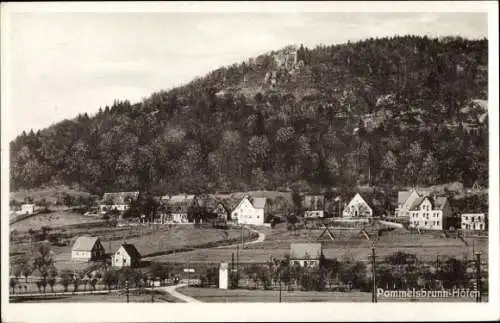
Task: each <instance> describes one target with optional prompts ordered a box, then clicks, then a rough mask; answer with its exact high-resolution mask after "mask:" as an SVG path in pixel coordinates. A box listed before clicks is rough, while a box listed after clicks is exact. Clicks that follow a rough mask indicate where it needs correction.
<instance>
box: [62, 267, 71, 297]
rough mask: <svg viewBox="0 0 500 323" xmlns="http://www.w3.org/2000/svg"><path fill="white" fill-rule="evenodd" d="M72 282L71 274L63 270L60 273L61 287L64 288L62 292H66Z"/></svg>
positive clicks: (67, 270)
mask: <svg viewBox="0 0 500 323" xmlns="http://www.w3.org/2000/svg"><path fill="white" fill-rule="evenodd" d="M72 280H73V273H72V272H71V270H69V269H64V270H62V271H61V285H62V286H63V287H64V291H65V292H67V291H68V286H69V284H70V283H71V281H72Z"/></svg>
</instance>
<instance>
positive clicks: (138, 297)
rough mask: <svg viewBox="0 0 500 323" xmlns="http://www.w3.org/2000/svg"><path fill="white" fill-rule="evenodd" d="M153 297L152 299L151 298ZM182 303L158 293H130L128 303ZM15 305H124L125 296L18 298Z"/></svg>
mask: <svg viewBox="0 0 500 323" xmlns="http://www.w3.org/2000/svg"><path fill="white" fill-rule="evenodd" d="M151 295H153V297H151ZM152 299H153V301H154V302H155V303H165V302H168V303H182V301H181V300H179V299H177V298H175V297H173V296H171V295H170V294H168V293H164V292H160V291H150V290H146V291H142V292H140V293H139V292H135V291H130V294H129V302H130V303H151V300H152ZM15 302H16V303H73V302H78V303H126V302H127V296H126V295H125V293H124V292H114V291H113V292H111V293H107V294H88V295H60V296H44V297H30V298H28V297H27V298H19V299H18V300H16V301H15Z"/></svg>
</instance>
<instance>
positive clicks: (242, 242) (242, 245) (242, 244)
mask: <svg viewBox="0 0 500 323" xmlns="http://www.w3.org/2000/svg"><path fill="white" fill-rule="evenodd" d="M243 248H245V245H244V241H243V225H241V249H243Z"/></svg>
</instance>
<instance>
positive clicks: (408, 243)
mask: <svg viewBox="0 0 500 323" xmlns="http://www.w3.org/2000/svg"><path fill="white" fill-rule="evenodd" d="M344 231H345V230H344ZM344 231H342V233H343V234H340V233H339V234H337V232H336V231H335V230H334V235H335V236H336V240H335V241H331V240H323V241H322V243H323V251H324V255H325V257H327V258H338V259H340V258H342V257H344V256H346V255H348V256H350V257H353V258H354V259H356V260H362V261H367V260H368V254H369V252H370V248H371V243H370V242H369V241H367V240H366V238H364V237H363V236H360V235H357V234H354V233H352V234H351V235H347V234H346V233H345V232H344ZM320 233H321V230H319V231H318V230H300V231H298V232H297V233H293V232H283V231H279V230H268V231H267V233H266V241H264V242H262V243H256V244H252V245H247V246H245V247H244V249H242V248H241V247H240V249H239V261H240V262H248V263H262V262H265V261H267V260H269V257H271V256H272V257H278V258H282V257H284V256H285V254H287V253H290V244H291V243H292V242H318V240H317V238H318V236H319V235H320ZM467 241H468V243H469V246H466V245H465V244H464V243H463V242H462V241H461V240H460V239H456V238H445V237H443V236H440V235H439V234H435V233H426V234H422V235H418V234H411V233H407V234H390V233H389V234H387V235H386V236H382V237H381V238H380V240H379V242H378V243H377V255H378V256H379V257H384V256H387V255H390V254H393V253H395V252H397V251H404V252H408V253H414V254H416V255H417V256H418V257H420V258H422V259H424V260H426V259H428V260H431V259H435V257H436V256H437V255H442V256H454V257H458V258H462V257H464V256H465V255H467V257H472V246H473V245H474V251H481V252H482V253H483V254H485V253H487V252H488V240H487V239H484V238H469V239H467ZM233 253H234V255H235V256H236V248H219V249H217V250H195V251H191V252H186V253H183V254H171V255H163V256H158V257H154V258H153V259H154V260H157V261H183V260H184V259H189V260H190V261H195V262H222V261H225V262H227V261H231V255H232V254H233Z"/></svg>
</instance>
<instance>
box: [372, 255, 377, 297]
mask: <svg viewBox="0 0 500 323" xmlns="http://www.w3.org/2000/svg"><path fill="white" fill-rule="evenodd" d="M375 264H376V262H375V245H372V275H373V277H372V281H373V287H372V303H376V302H377V280H376V277H375V274H376V272H377V270H376V267H375Z"/></svg>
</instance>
